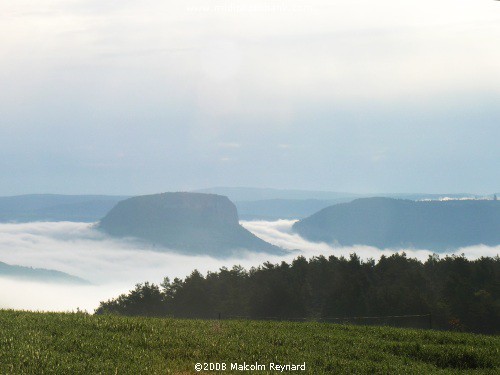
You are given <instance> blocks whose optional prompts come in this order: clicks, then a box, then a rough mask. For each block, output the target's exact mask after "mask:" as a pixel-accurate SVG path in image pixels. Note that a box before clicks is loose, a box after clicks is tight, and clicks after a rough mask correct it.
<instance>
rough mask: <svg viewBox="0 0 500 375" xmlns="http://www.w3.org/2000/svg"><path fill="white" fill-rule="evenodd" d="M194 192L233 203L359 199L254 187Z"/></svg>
mask: <svg viewBox="0 0 500 375" xmlns="http://www.w3.org/2000/svg"><path fill="white" fill-rule="evenodd" d="M194 192H195V193H205V194H220V195H224V196H226V197H228V198H229V199H230V200H231V201H233V202H239V201H259V200H268V199H318V200H331V199H339V198H351V199H354V198H356V197H359V194H352V193H340V192H334V191H316V190H296V189H270V188H254V187H213V188H207V189H199V190H195V191H194Z"/></svg>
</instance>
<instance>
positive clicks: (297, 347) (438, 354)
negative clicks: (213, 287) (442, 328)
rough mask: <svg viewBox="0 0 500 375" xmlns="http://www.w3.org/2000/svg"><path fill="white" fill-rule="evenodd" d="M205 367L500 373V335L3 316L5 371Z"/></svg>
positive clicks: (0, 351)
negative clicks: (237, 365)
mask: <svg viewBox="0 0 500 375" xmlns="http://www.w3.org/2000/svg"><path fill="white" fill-rule="evenodd" d="M197 362H224V363H226V364H227V366H228V367H229V366H230V363H240V364H241V363H243V362H247V363H255V362H258V363H260V364H265V365H267V366H268V365H269V363H270V362H275V363H281V364H288V363H303V362H306V366H307V367H306V371H305V373H308V374H342V373H350V374H352V373H359V374H373V373H379V374H392V373H394V374H429V373H442V374H447V373H449V374H459V373H464V374H466V373H467V374H474V373H485V374H495V373H500V338H499V337H493V336H482V335H473V334H464V333H452V332H438V331H425V330H410V329H397V328H387V327H361V326H345V325H335V324H326V323H290V322H264V321H221V322H217V321H206V320H179V319H155V318H127V317H118V316H92V315H86V314H81V313H76V314H70V313H32V312H20V311H10V310H4V311H0V374H37V375H38V374H65V375H66V374H134V375H135V374H194V373H196V372H195V371H194V365H195V363H197ZM202 373H205V374H207V373H209V372H202ZM212 373H215V372H212ZM223 373H228V374H229V373H245V372H235V371H231V370H228V371H225V372H223ZM246 373H266V372H262V371H261V372H257V371H255V372H246ZM267 373H276V372H267ZM295 373H304V372H303V371H296V372H295Z"/></svg>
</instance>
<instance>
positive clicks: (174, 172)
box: [0, 0, 500, 195]
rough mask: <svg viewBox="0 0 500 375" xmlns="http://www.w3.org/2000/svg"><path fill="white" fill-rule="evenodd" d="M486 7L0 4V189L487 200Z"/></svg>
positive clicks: (499, 22) (493, 113) (499, 56)
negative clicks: (259, 190)
mask: <svg viewBox="0 0 500 375" xmlns="http://www.w3.org/2000/svg"><path fill="white" fill-rule="evenodd" d="M499 40H500V2H498V1H493V0H440V1H435V0H432V1H431V0H419V1H401V0H379V1H371V0H349V1H347V0H343V1H338V0H328V1H326V0H325V1H323V0H309V1H305V0H304V1H297V0H287V1H280V0H268V1H261V0H239V1H238V0H235V1H221V0H185V1H169V0H140V1H139V0H109V1H100V0H16V1H2V2H0V174H1V175H2V180H1V181H2V183H1V184H0V195H17V194H26V193H63V194H121V195H135V194H149V193H158V192H163V191H174V190H190V189H197V188H205V187H211V186H255V187H274V188H289V189H314V190H328V191H347V192H355V193H377V192H384V193H390V192H394V193H396V192H399V193H404V192H408V193H409V192H419V193H463V192H469V193H477V194H488V193H493V192H498V191H499V190H500V188H499V182H500V168H499V167H498V164H499V163H498V161H499V160H500V147H498V144H499V140H500V105H499V103H500V48H498V41H499Z"/></svg>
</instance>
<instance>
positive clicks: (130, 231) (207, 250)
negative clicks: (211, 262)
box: [98, 193, 281, 256]
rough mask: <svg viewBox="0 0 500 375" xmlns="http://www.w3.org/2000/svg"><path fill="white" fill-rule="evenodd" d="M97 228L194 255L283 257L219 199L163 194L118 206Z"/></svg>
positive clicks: (215, 196)
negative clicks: (244, 253)
mask: <svg viewBox="0 0 500 375" xmlns="http://www.w3.org/2000/svg"><path fill="white" fill-rule="evenodd" d="M98 228H100V229H101V230H103V231H105V232H106V233H108V234H110V235H112V236H117V237H136V238H139V239H141V240H144V241H147V242H149V243H152V244H155V245H159V246H163V247H165V248H168V249H171V250H176V251H179V252H183V253H189V254H206V255H213V256H228V255H231V254H232V253H233V252H234V251H238V250H249V251H257V252H268V253H281V249H279V248H278V247H276V246H273V245H271V244H269V243H267V242H265V241H263V240H261V239H260V238H258V237H256V236H255V235H253V234H252V233H250V232H248V231H247V230H246V229H244V228H243V227H242V226H241V225H240V224H239V221H238V212H237V210H236V206H235V205H234V204H233V203H232V202H231V201H230V200H229V199H228V198H227V197H224V196H221V195H215V194H200V193H163V194H154V195H144V196H138V197H133V198H129V199H126V200H124V201H121V202H119V203H118V204H117V205H116V206H115V207H114V208H113V209H112V210H111V211H110V212H109V213H108V214H107V215H106V216H105V217H104V218H103V219H102V220H101V222H100V223H99V225H98Z"/></svg>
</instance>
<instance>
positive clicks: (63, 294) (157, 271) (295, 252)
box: [0, 220, 500, 312]
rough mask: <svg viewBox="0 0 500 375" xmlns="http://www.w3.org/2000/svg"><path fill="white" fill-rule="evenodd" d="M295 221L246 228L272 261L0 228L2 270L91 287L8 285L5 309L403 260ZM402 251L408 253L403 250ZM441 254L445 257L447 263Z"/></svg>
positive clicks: (82, 234) (474, 251) (89, 228)
mask: <svg viewBox="0 0 500 375" xmlns="http://www.w3.org/2000/svg"><path fill="white" fill-rule="evenodd" d="M295 222H296V221H295V220H278V221H241V222H240V223H241V224H242V226H243V227H244V228H246V229H247V230H249V231H250V232H252V233H253V234H255V235H256V236H258V237H259V238H261V239H263V240H264V241H266V242H269V243H271V244H273V245H276V246H278V247H280V248H282V249H284V250H285V251H286V252H285V253H284V254H283V255H270V254H264V253H255V252H249V251H240V252H239V253H237V255H233V256H230V257H227V258H215V257H210V256H203V255H182V254H180V253H179V251H169V249H161V248H160V249H159V248H155V247H153V246H152V245H149V244H145V243H143V242H139V241H136V240H134V239H131V238H124V239H120V238H114V237H110V236H107V235H106V234H104V233H102V232H101V231H98V230H97V229H96V228H95V224H89V223H78V222H31V223H20V224H15V223H4V224H0V262H4V263H7V264H10V265H20V266H26V267H33V268H43V269H50V270H57V271H62V272H65V273H67V274H69V275H73V276H77V277H79V278H82V279H84V280H87V281H89V282H90V285H72V284H64V283H50V282H36V281H29V280H25V279H24V280H21V279H16V278H12V277H9V278H6V277H4V276H2V277H0V281H1V285H2V287H1V288H0V308H14V309H29V310H50V311H74V310H76V309H77V308H78V309H81V310H87V311H89V312H93V311H94V309H95V308H96V307H97V306H98V305H99V302H100V301H104V300H108V299H110V298H114V297H116V296H117V295H118V294H120V293H124V292H127V291H128V290H130V289H132V288H133V287H134V285H135V284H136V283H141V282H144V281H150V282H155V283H160V282H161V281H162V280H163V278H164V277H167V276H168V277H169V278H170V279H173V278H175V277H180V278H183V277H185V276H187V275H189V274H190V273H191V272H192V271H193V270H194V269H197V270H199V271H200V272H201V273H202V274H205V273H206V272H207V271H217V270H218V269H220V268H221V267H227V268H232V267H233V266H234V265H241V266H243V267H244V268H246V269H249V268H251V267H256V266H259V265H261V264H263V263H264V262H267V261H269V262H271V263H280V262H281V261H287V262H290V261H292V260H293V259H295V258H296V257H298V256H299V255H303V256H304V257H306V258H310V257H314V256H319V255H324V256H326V257H328V256H329V255H335V256H337V257H339V256H346V257H348V256H349V254H351V253H356V254H357V255H358V256H360V257H361V258H362V259H365V260H366V259H370V258H373V259H375V260H378V259H379V258H380V256H381V255H382V254H384V255H390V254H393V253H395V252H396V250H391V249H378V248H375V247H370V246H350V247H334V246H331V245H328V244H326V243H313V242H310V241H307V240H305V239H304V238H302V237H300V236H299V235H298V234H296V233H294V232H292V229H291V228H292V225H293V224H294V223H295ZM399 251H401V250H399ZM404 251H405V252H406V254H407V256H408V257H411V258H413V257H414V258H417V259H419V260H421V261H424V260H426V259H427V258H428V257H429V255H432V253H433V251H431V250H428V249H405V250H404ZM453 253H456V254H464V255H465V256H466V257H467V258H468V259H477V258H480V257H483V256H487V257H495V256H497V255H498V254H499V253H500V246H496V247H488V246H482V245H478V246H471V247H466V248H461V249H458V250H457V251H454V252H453ZM446 254H447V253H441V254H440V256H441V257H443V256H446Z"/></svg>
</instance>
